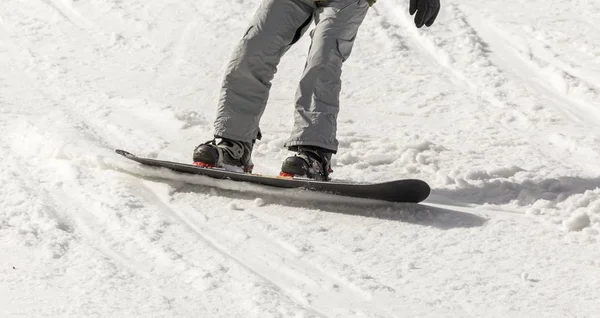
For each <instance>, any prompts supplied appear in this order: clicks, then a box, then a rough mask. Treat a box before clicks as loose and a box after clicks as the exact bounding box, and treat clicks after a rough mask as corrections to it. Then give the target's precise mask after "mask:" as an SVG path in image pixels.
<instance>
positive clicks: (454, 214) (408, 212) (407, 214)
mask: <svg viewBox="0 0 600 318" xmlns="http://www.w3.org/2000/svg"><path fill="white" fill-rule="evenodd" d="M161 181H162V182H168V180H161ZM175 191H176V192H194V193H198V194H206V193H210V194H211V195H217V196H223V197H228V198H235V199H240V200H247V201H254V200H256V199H257V198H260V199H262V201H263V202H264V204H265V205H280V206H283V207H291V208H298V209H311V210H319V211H322V212H325V213H337V214H346V215H354V216H359V217H367V218H376V219H382V220H390V221H398V222H405V223H411V224H417V225H422V226H431V227H435V228H438V229H443V230H447V229H453V228H469V227H478V226H482V225H483V224H485V223H486V222H487V219H485V218H483V217H480V216H477V215H474V214H469V213H465V212H459V211H454V210H450V209H446V208H439V207H432V206H427V205H422V204H418V203H393V202H384V201H374V200H365V199H355V198H347V197H340V196H336V195H328V194H323V193H313V192H311V191H306V190H297V189H296V190H294V191H293V193H292V195H287V194H288V193H285V192H292V191H285V190H283V191H277V190H275V192H281V193H278V194H273V193H265V192H264V191H257V192H239V191H235V190H228V189H222V188H215V187H211V186H204V185H191V184H187V185H185V186H183V187H181V186H180V187H179V188H178V189H177V190H175ZM257 209H260V207H257Z"/></svg>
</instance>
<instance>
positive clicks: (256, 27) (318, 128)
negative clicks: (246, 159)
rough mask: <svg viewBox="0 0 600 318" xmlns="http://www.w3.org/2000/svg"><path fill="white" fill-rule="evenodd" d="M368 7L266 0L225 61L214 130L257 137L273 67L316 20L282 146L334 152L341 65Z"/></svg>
mask: <svg viewBox="0 0 600 318" xmlns="http://www.w3.org/2000/svg"><path fill="white" fill-rule="evenodd" d="M368 8H369V2H368V0H321V1H314V0H264V1H263V3H262V4H261V6H260V8H259V9H258V11H257V12H256V14H255V16H254V18H253V20H252V22H251V24H250V27H249V28H248V29H247V31H246V34H245V35H244V36H243V38H242V40H241V41H240V43H239V44H238V46H237V48H236V49H235V51H234V53H233V56H232V58H231V61H230V62H229V66H228V69H227V72H226V75H225V79H224V81H223V87H222V90H221V97H220V100H219V105H218V111H217V112H218V113H217V118H216V121H215V136H217V137H222V138H228V139H233V140H237V141H243V142H252V141H254V140H256V139H257V137H258V136H259V135H260V130H259V121H260V118H261V116H262V114H263V112H264V110H265V107H266V104H267V99H268V96H269V89H270V88H271V80H272V79H273V77H274V75H275V72H276V71H277V65H278V64H279V61H280V59H281V57H282V56H283V55H284V54H285V52H287V50H288V49H289V48H290V47H291V45H293V44H294V43H295V42H296V41H298V39H300V37H301V36H302V35H303V34H304V32H305V31H306V30H307V29H308V26H309V25H310V24H311V22H312V21H313V20H314V21H315V25H316V26H315V28H314V29H313V30H312V31H311V34H310V35H311V38H312V42H311V46H310V50H309V53H308V58H307V61H306V64H305V67H304V72H303V74H302V78H301V80H300V83H299V85H298V89H297V92H296V98H295V100H296V105H295V109H294V128H293V130H292V133H291V136H290V138H289V139H288V141H287V142H286V144H285V146H286V147H295V146H301V145H306V146H317V147H321V148H325V149H328V150H330V151H331V152H334V153H335V152H336V151H337V148H338V141H337V139H336V130H337V116H338V111H339V95H340V90H341V75H342V63H343V62H344V61H346V59H348V57H349V56H350V52H351V51H352V46H353V44H354V39H355V38H356V34H357V32H358V28H359V26H360V25H361V23H362V21H363V19H364V17H365V15H366V14H367V11H368Z"/></svg>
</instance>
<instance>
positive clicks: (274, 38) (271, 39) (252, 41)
mask: <svg viewBox="0 0 600 318" xmlns="http://www.w3.org/2000/svg"><path fill="white" fill-rule="evenodd" d="M243 43H244V47H245V50H246V51H247V53H251V54H252V53H260V54H265V55H268V56H278V55H280V52H281V51H282V50H283V49H285V47H286V44H285V41H284V40H283V38H282V37H281V36H279V35H276V34H270V33H268V32H265V31H261V30H259V29H258V28H256V27H254V26H252V27H250V29H249V30H248V32H246V35H244V38H243Z"/></svg>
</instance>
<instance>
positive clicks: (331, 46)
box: [308, 36, 349, 66]
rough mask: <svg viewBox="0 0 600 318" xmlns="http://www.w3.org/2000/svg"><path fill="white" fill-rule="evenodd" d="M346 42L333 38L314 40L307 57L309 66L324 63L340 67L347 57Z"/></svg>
mask: <svg viewBox="0 0 600 318" xmlns="http://www.w3.org/2000/svg"><path fill="white" fill-rule="evenodd" d="M346 42H347V41H344V40H341V39H338V38H336V37H333V36H331V37H322V38H319V39H314V40H313V44H312V46H311V52H310V54H309V56H308V59H309V64H311V63H318V64H321V63H325V64H331V65H340V66H341V64H342V63H343V62H344V61H345V60H346V59H347V58H348V56H349V48H348V46H347V45H346Z"/></svg>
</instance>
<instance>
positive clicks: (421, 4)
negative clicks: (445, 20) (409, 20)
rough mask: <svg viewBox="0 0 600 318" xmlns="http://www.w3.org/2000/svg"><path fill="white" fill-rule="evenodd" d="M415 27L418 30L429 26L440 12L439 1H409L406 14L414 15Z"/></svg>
mask: <svg viewBox="0 0 600 318" xmlns="http://www.w3.org/2000/svg"><path fill="white" fill-rule="evenodd" d="M415 12H417V15H415V25H416V26H417V28H420V27H422V26H423V24H424V25H426V26H428V27H429V26H431V25H432V24H433V21H435V18H437V15H438V13H439V12H440V0H410V7H409V8H408V13H410V15H413V14H415Z"/></svg>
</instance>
